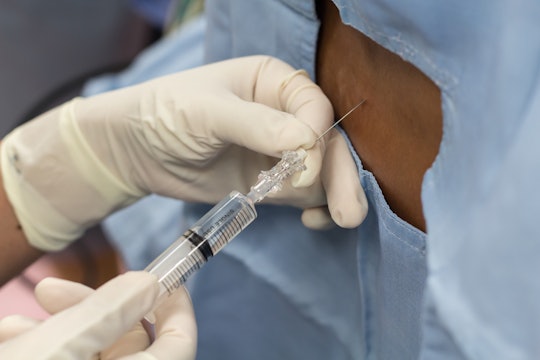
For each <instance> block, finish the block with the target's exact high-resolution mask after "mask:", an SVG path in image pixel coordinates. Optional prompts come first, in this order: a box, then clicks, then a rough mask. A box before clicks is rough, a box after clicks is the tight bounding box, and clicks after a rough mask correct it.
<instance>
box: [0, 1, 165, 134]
mask: <svg viewBox="0 0 540 360" xmlns="http://www.w3.org/2000/svg"><path fill="white" fill-rule="evenodd" d="M156 32H157V31H156V29H154V28H152V27H151V26H150V25H149V24H148V22H147V21H146V20H144V19H143V18H142V17H141V16H139V15H138V14H137V13H136V12H135V11H133V10H132V8H131V5H130V1H129V0H46V1H43V0H2V1H0V136H1V137H3V136H4V135H5V134H6V133H7V132H8V131H9V130H11V129H12V128H13V127H14V126H15V125H16V124H18V123H20V122H21V121H23V120H25V119H27V118H28V117H30V116H33V115H36V114H37V113H36V112H40V111H43V110H45V109H46V108H47V107H50V106H52V105H55V104H56V103H58V102H60V101H63V100H67V99H69V98H71V97H72V96H75V95H77V93H78V90H79V89H80V86H81V85H82V84H83V83H84V80H85V79H86V78H88V77H90V76H93V75H96V74H98V73H103V72H110V71H118V70H120V69H121V68H122V67H124V66H126V65H127V64H129V62H130V61H131V60H132V59H133V57H134V56H135V55H136V54H138V53H139V52H140V51H141V50H142V49H143V48H144V47H146V46H148V45H149V44H150V43H151V42H152V41H153V40H154V39H155V38H156V36H157V33H156Z"/></svg>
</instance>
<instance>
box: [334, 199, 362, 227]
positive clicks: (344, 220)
mask: <svg viewBox="0 0 540 360" xmlns="http://www.w3.org/2000/svg"><path fill="white" fill-rule="evenodd" d="M367 212H368V203H367V200H366V197H365V195H364V192H363V191H362V190H360V191H358V192H357V193H356V201H354V202H350V203H349V204H348V206H346V211H342V210H341V207H339V206H334V207H331V208H330V213H331V215H332V219H333V220H334V222H335V223H336V224H337V225H338V226H339V227H342V228H345V229H352V228H355V227H357V226H359V225H360V224H362V222H363V221H364V220H365V218H366V216H367Z"/></svg>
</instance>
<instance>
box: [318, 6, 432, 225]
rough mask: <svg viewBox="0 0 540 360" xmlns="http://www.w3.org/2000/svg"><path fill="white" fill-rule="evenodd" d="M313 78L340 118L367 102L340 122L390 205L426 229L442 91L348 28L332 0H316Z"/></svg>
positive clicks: (406, 219) (413, 222) (412, 222)
mask: <svg viewBox="0 0 540 360" xmlns="http://www.w3.org/2000/svg"><path fill="white" fill-rule="evenodd" d="M318 11H319V17H320V19H321V24H322V26H321V31H320V34H319V44H318V54H317V82H318V84H319V85H320V86H321V87H322V89H323V90H324V92H325V93H326V95H327V96H328V97H329V98H330V100H331V102H332V104H333V106H334V111H335V113H336V117H337V118H339V117H341V116H342V115H343V114H345V113H346V112H347V111H348V110H349V109H350V108H352V107H353V106H354V105H356V104H357V103H358V102H359V101H360V100H361V99H364V98H365V99H367V101H366V102H365V103H364V104H363V105H362V106H361V107H360V108H359V109H358V110H356V111H355V112H353V113H352V114H351V115H350V116H349V118H347V119H346V120H344V122H343V128H344V129H345V131H346V132H347V134H348V136H349V137H350V138H351V142H352V144H353V146H354V148H355V150H356V151H357V152H358V154H359V155H360V157H361V159H362V162H363V165H364V167H365V168H366V169H367V170H369V171H371V172H373V174H374V175H375V177H376V179H377V181H378V183H379V185H380V187H381V189H382V191H383V193H384V196H385V198H386V200H387V202H388V204H389V205H390V207H391V209H392V210H393V211H394V212H395V213H396V214H397V215H398V216H400V217H401V218H402V219H404V220H405V221H407V222H409V223H410V224H411V225H413V226H415V227H417V228H418V229H420V230H423V231H425V227H426V225H425V220H424V215H423V212H422V204H421V201H420V191H421V184H422V178H423V176H424V173H425V172H426V170H427V169H428V168H429V167H430V166H431V164H432V163H433V161H434V159H435V157H436V155H437V153H438V149H439V145H440V142H441V137H442V114H441V107H440V91H439V89H438V88H437V86H436V85H435V84H434V83H433V82H432V81H431V80H429V79H428V78H427V77H426V76H425V75H424V74H423V73H422V72H420V71H419V70H418V69H417V68H415V67H414V66H413V65H411V64H410V63H408V62H406V61H404V60H402V59H401V58H400V57H398V56H397V55H395V54H393V53H391V52H390V51H388V50H386V49H384V48H383V47H381V46H380V45H378V44H376V43H375V42H373V41H372V40H370V39H369V38H368V37H366V36H365V35H363V34H361V33H360V32H358V31H356V30H355V29H354V28H352V27H350V26H347V25H344V24H343V23H342V22H341V20H340V18H339V13H338V10H337V9H336V8H335V6H334V5H333V4H332V2H331V1H330V0H323V1H319V3H318Z"/></svg>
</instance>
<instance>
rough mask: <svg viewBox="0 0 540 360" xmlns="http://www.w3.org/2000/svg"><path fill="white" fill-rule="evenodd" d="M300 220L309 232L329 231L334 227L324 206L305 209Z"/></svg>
mask: <svg viewBox="0 0 540 360" xmlns="http://www.w3.org/2000/svg"><path fill="white" fill-rule="evenodd" d="M301 220H302V224H304V226H305V227H307V228H308V229H311V230H329V229H331V228H333V227H334V226H335V225H336V224H335V223H334V221H333V220H332V217H331V216H330V212H329V211H328V208H327V207H326V206H323V207H318V208H312V209H305V210H304V211H303V212H302V217H301Z"/></svg>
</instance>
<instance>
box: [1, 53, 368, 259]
mask: <svg viewBox="0 0 540 360" xmlns="http://www.w3.org/2000/svg"><path fill="white" fill-rule="evenodd" d="M332 123H333V114H332V107H331V105H330V103H329V101H328V99H327V98H326V97H325V96H324V95H323V93H322V92H321V90H320V88H319V87H318V86H316V85H315V84H314V83H313V82H311V81H310V80H309V78H308V77H307V76H306V74H305V72H303V71H295V70H294V69H293V68H291V67H290V66H289V65H287V64H285V63H283V62H282V61H279V60H277V59H274V58H270V57H264V56H255V57H246V58H239V59H235V60H229V61H225V62H221V63H216V64H212V65H208V66H204V67H200V68H197V69H193V70H189V71H186V72H182V73H178V74H175V75H171V76H167V77H163V78H159V79H156V80H153V81H150V82H147V83H144V84H141V85H137V86H133V87H130V88H126V89H122V90H118V91H114V92H110V93H107V94H103V95H98V96H95V97H91V98H88V99H76V100H74V101H71V102H69V103H67V104H65V105H63V106H61V107H59V108H57V109H54V110H52V111H50V112H48V113H46V114H44V115H42V116H41V117H39V118H37V119H36V120H33V121H32V122H30V123H28V124H26V125H23V126H22V127H20V128H18V129H16V130H14V131H13V132H12V133H11V134H9V135H8V136H7V138H6V139H5V140H4V141H3V144H2V158H1V161H2V173H3V176H4V184H5V187H6V193H7V194H8V197H9V199H10V202H11V204H12V206H13V208H14V210H15V212H16V214H17V218H18V219H19V221H20V222H21V225H22V228H23V230H24V232H25V234H26V236H27V238H28V239H29V241H30V243H31V244H32V245H34V246H35V247H37V248H39V249H42V250H56V249H60V248H62V247H64V246H66V245H67V244H68V243H69V242H70V241H72V240H74V239H76V238H78V237H79V236H80V235H81V234H82V232H83V231H84V230H85V229H86V228H88V227H89V226H91V225H93V224H95V223H96V222H98V221H100V220H101V219H102V218H104V217H105V216H106V215H107V214H109V213H111V212H112V211H114V210H116V209H118V208H121V207H124V206H126V205H128V204H130V203H132V202H134V201H136V200H137V199H139V198H140V197H142V196H145V195H146V194H149V193H157V194H161V195H165V196H169V197H175V198H179V199H183V200H187V201H199V202H208V203H215V202H217V201H219V200H221V198H222V197H224V196H225V195H226V194H228V193H229V192H230V191H232V190H238V191H240V192H244V193H245V192H247V191H248V189H249V186H251V185H253V184H254V183H255V181H256V179H257V175H258V174H259V172H260V171H261V170H267V169H269V168H270V167H272V166H273V165H274V164H275V162H277V159H276V158H277V157H280V156H281V153H282V152H283V151H284V150H295V149H297V148H300V147H302V148H305V149H309V150H308V152H307V153H308V155H307V158H306V160H305V164H306V166H307V170H305V171H303V172H302V173H301V175H300V176H296V178H295V179H294V181H293V183H294V185H295V187H296V188H293V187H292V186H288V187H285V189H284V190H283V191H281V192H279V193H277V194H276V195H275V196H274V197H273V199H272V200H271V201H272V202H274V203H279V204H288V205H293V206H298V207H301V208H304V209H310V210H309V211H308V212H306V213H305V214H304V216H303V220H304V223H305V224H306V225H308V226H310V227H313V228H321V227H324V226H326V225H328V219H329V218H328V216H327V213H328V211H327V210H324V209H326V207H325V205H326V204H327V203H328V208H329V209H330V214H331V215H332V218H333V219H334V221H335V222H336V223H337V224H338V225H340V226H343V227H354V226H357V225H358V224H360V223H361V221H362V220H363V218H364V216H365V213H366V211H367V202H366V200H365V196H364V193H363V190H362V188H361V186H360V182H359V179H358V175H357V170H356V167H355V164H354V162H353V160H352V158H351V156H350V154H349V152H348V150H347V149H346V146H345V142H344V139H342V137H341V136H340V135H338V134H337V132H333V133H332V135H331V136H329V137H326V138H325V139H324V140H322V141H319V142H317V143H316V144H314V141H315V139H316V137H317V134H320V133H322V132H323V131H324V130H326V129H327V128H328V127H329V126H331V125H332ZM325 157H326V159H330V160H325ZM321 168H322V173H321ZM323 184H324V188H323ZM325 190H326V193H325ZM325 195H326V196H325ZM321 206H322V208H321ZM321 209H322V210H321Z"/></svg>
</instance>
